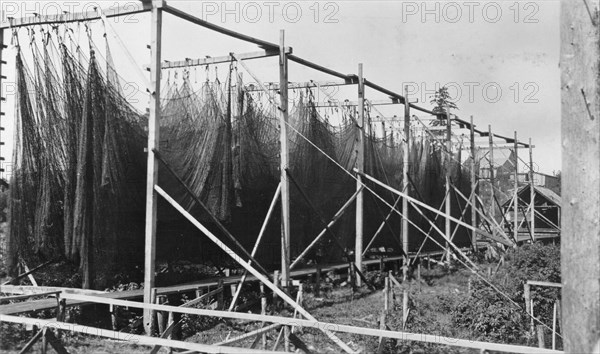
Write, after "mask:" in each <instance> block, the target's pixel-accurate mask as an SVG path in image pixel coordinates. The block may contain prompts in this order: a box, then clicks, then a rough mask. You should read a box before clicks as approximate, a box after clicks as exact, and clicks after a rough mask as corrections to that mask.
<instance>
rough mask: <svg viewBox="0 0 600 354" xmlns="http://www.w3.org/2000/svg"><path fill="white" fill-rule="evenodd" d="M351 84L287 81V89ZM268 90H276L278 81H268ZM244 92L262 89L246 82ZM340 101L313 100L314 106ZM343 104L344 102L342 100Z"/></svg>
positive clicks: (331, 104) (334, 81) (338, 102)
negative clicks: (323, 101) (319, 101)
mask: <svg viewBox="0 0 600 354" xmlns="http://www.w3.org/2000/svg"><path fill="white" fill-rule="evenodd" d="M288 59H289V58H288ZM346 85H352V83H348V82H346V81H345V80H327V81H312V80H310V81H307V82H288V89H305V88H321V87H332V86H346ZM266 89H267V90H268V91H278V90H279V83H278V82H269V83H268V87H266ZM244 90H245V91H246V92H254V91H262V90H263V89H262V88H260V87H255V86H254V85H253V84H247V85H245V87H244ZM341 103H342V102H340V101H330V102H327V103H322V104H319V103H317V102H315V107H332V108H335V107H338V106H339V105H340V104H341ZM344 104H345V102H344Z"/></svg>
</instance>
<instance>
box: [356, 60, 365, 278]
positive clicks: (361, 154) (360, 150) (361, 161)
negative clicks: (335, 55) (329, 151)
mask: <svg viewBox="0 0 600 354" xmlns="http://www.w3.org/2000/svg"><path fill="white" fill-rule="evenodd" d="M357 121H358V124H359V126H360V127H359V128H360V131H359V134H358V142H357V146H356V169H357V170H358V172H359V173H358V174H357V175H356V177H357V180H356V190H357V191H359V192H358V196H357V197H356V239H355V243H354V264H356V268H357V269H358V270H359V271H361V272H362V270H363V267H362V251H363V217H364V196H363V191H362V188H361V187H362V176H361V173H363V172H364V168H365V131H364V127H365V82H364V79H363V65H362V63H360V64H358V119H357ZM361 284H362V280H361V279H360V277H356V285H357V286H360V285H361Z"/></svg>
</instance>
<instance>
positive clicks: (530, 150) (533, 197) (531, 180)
mask: <svg viewBox="0 0 600 354" xmlns="http://www.w3.org/2000/svg"><path fill="white" fill-rule="evenodd" d="M533 179H534V173H533V146H532V145H531V138H529V186H530V187H531V190H530V192H531V193H530V198H531V200H530V204H531V216H530V218H531V227H530V228H529V229H530V230H531V238H533V240H534V241H535V182H534V180H533Z"/></svg>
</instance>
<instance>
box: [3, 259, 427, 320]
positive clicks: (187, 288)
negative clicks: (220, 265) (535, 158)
mask: <svg viewBox="0 0 600 354" xmlns="http://www.w3.org/2000/svg"><path fill="white" fill-rule="evenodd" d="M427 254H429V252H428V253H427ZM432 254H437V253H436V252H433V253H432ZM400 259H402V257H401V256H393V257H386V258H383V259H382V261H383V262H396V261H398V260H400ZM379 262H380V260H379V259H366V260H364V261H363V264H364V265H374V264H378V263H379ZM321 267H322V268H321V269H322V272H329V271H338V270H343V269H346V268H348V263H338V264H329V265H321ZM316 271H317V268H316V267H310V268H303V269H298V270H295V271H292V272H291V276H292V277H294V278H295V277H304V276H308V275H310V274H314V273H316ZM218 279H220V278H211V279H204V280H202V281H199V282H193V283H188V284H180V285H174V286H169V287H161V288H156V289H157V294H159V295H161V294H163V295H167V294H177V293H184V292H192V291H195V290H197V289H198V288H199V287H200V288H207V287H214V286H216V285H217V284H218ZM240 279H241V276H233V277H230V278H227V279H225V280H224V282H223V284H225V285H228V284H235V283H237V282H239V281H240ZM246 281H247V282H256V281H258V279H256V277H254V276H248V277H247V279H246ZM3 287H5V285H3V286H0V289H1V288H3ZM15 287H16V288H25V290H22V291H23V292H14V293H26V292H27V291H29V290H28V289H29V288H31V287H30V286H18V287H17V286H15ZM39 288H41V289H48V290H49V291H51V290H54V289H56V290H61V291H62V292H63V294H64V293H69V294H83V295H98V296H102V297H106V298H112V299H136V298H141V297H143V295H144V294H143V290H142V289H137V290H127V291H118V292H102V291H97V290H86V289H73V288H58V287H39ZM17 291H18V290H17ZM84 304H86V303H81V302H70V303H68V304H67V307H72V306H81V305H84ZM53 308H56V300H55V299H43V300H32V301H27V302H20V303H14V304H9V305H0V314H17V313H30V312H35V311H41V310H47V309H53Z"/></svg>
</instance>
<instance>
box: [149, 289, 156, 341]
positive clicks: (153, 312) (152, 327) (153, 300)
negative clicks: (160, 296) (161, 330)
mask: <svg viewBox="0 0 600 354" xmlns="http://www.w3.org/2000/svg"><path fill="white" fill-rule="evenodd" d="M156 295H157V292H156V288H152V291H151V292H150V303H151V304H155V303H156ZM156 329H157V326H156V310H150V332H149V335H150V336H152V335H154V333H156Z"/></svg>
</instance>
